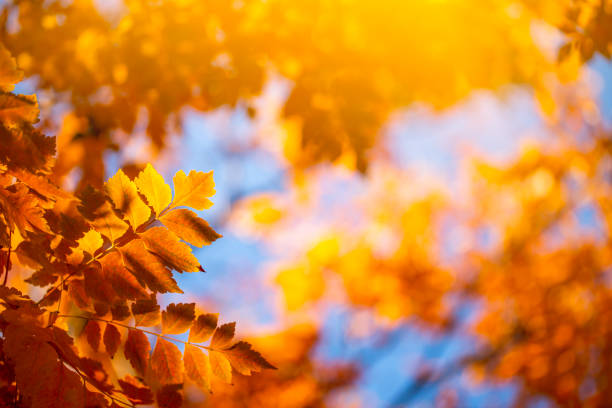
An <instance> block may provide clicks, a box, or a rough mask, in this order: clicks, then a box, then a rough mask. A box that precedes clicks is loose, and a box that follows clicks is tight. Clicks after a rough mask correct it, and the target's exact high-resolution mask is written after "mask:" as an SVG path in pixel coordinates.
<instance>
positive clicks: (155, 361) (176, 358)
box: [151, 337, 183, 385]
mask: <svg viewBox="0 0 612 408" xmlns="http://www.w3.org/2000/svg"><path fill="white" fill-rule="evenodd" d="M151 371H152V372H153V374H154V375H155V379H156V380H157V381H158V382H159V383H160V384H162V385H165V384H180V383H182V382H183V362H182V354H181V351H180V350H179V349H178V347H177V346H176V345H174V344H172V343H170V342H169V341H167V340H164V339H163V338H161V337H160V338H158V339H157V344H156V345H155V350H154V351H153V355H152V356H151Z"/></svg>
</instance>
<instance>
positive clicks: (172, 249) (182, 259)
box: [142, 227, 201, 272]
mask: <svg viewBox="0 0 612 408" xmlns="http://www.w3.org/2000/svg"><path fill="white" fill-rule="evenodd" d="M142 239H143V240H144V242H145V244H146V246H147V248H148V249H149V251H151V252H153V253H154V254H155V255H157V256H159V258H161V260H162V261H163V262H164V263H165V264H166V265H167V266H168V267H169V268H172V269H175V270H177V271H179V272H183V271H185V272H197V271H199V270H200V269H201V266H200V263H199V262H198V260H197V259H196V258H195V256H193V254H192V253H191V248H189V246H187V245H186V244H184V243H182V242H181V241H179V239H178V238H177V237H176V235H174V234H173V233H172V232H170V231H168V230H167V229H165V228H163V227H154V228H151V229H148V230H147V231H145V232H144V233H143V234H142Z"/></svg>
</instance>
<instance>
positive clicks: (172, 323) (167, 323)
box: [162, 303, 195, 334]
mask: <svg viewBox="0 0 612 408" xmlns="http://www.w3.org/2000/svg"><path fill="white" fill-rule="evenodd" d="M194 318H195V303H178V304H175V303H170V304H169V305H168V307H166V310H164V311H163V312H162V333H164V334H182V333H185V332H186V331H187V330H189V327H190V326H191V323H192V322H193V319H194Z"/></svg>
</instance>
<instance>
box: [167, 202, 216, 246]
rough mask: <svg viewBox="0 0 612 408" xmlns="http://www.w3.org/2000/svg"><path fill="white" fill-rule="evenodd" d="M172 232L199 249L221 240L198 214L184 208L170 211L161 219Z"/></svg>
mask: <svg viewBox="0 0 612 408" xmlns="http://www.w3.org/2000/svg"><path fill="white" fill-rule="evenodd" d="M159 220H160V221H161V222H162V223H163V224H164V225H165V226H166V227H168V229H170V231H172V232H174V233H175V234H176V235H178V237H179V238H181V239H182V240H183V241H187V242H189V243H190V244H192V245H195V246H197V247H202V246H203V245H210V243H211V242H213V241H215V240H217V239H218V238H221V235H219V234H217V233H216V232H215V230H214V229H212V228H211V226H210V225H208V222H206V221H205V220H203V219H202V218H200V217H198V215H197V214H196V213H194V212H193V211H191V210H187V209H184V208H181V209H178V210H174V211H170V212H169V213H167V214H165V215H163V216H162V217H161V218H160V219H159Z"/></svg>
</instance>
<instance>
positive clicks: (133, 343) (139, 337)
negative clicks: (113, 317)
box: [123, 330, 151, 376]
mask: <svg viewBox="0 0 612 408" xmlns="http://www.w3.org/2000/svg"><path fill="white" fill-rule="evenodd" d="M123 352H124V354H125V358H126V359H127V360H128V361H129V362H130V364H131V365H132V367H134V370H136V372H137V373H138V374H140V375H142V376H144V374H145V372H146V370H147V367H148V365H149V353H150V352H151V344H150V343H149V339H147V336H145V334H144V333H143V332H141V331H140V330H129V332H128V337H127V340H126V342H125V348H124V351H123Z"/></svg>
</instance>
